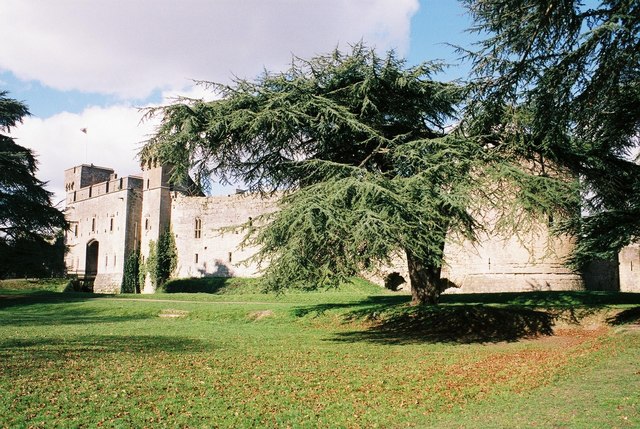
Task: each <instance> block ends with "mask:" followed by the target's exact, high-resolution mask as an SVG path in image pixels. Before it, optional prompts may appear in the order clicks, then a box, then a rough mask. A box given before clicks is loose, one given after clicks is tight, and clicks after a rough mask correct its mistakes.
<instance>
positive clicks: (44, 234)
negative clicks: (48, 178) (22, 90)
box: [0, 91, 67, 274]
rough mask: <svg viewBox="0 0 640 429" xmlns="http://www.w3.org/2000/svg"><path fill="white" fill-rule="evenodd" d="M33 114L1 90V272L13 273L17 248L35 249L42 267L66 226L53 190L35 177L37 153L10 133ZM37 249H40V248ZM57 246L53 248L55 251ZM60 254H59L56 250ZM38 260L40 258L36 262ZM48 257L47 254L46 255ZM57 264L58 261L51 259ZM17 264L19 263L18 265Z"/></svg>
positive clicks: (35, 262)
mask: <svg viewBox="0 0 640 429" xmlns="http://www.w3.org/2000/svg"><path fill="white" fill-rule="evenodd" d="M27 115H29V111H28V109H27V106H25V105H24V103H21V102H19V101H17V100H14V99H11V98H9V97H7V92H6V91H0V273H2V274H9V273H11V272H12V265H10V261H11V260H12V257H13V256H14V255H15V253H16V251H17V250H19V251H24V250H25V249H32V250H33V251H34V253H33V254H32V256H33V262H34V264H35V265H38V266H41V265H42V264H43V263H45V262H46V261H44V260H43V261H40V259H42V258H41V257H39V256H38V255H40V256H42V257H45V256H43V255H45V253H52V254H54V253H55V252H54V251H53V250H55V249H54V248H55V244H54V243H55V236H56V233H57V232H58V231H60V230H61V229H65V228H66V225H67V224H66V221H65V219H64V215H63V214H62V212H61V211H60V210H58V209H56V208H55V207H53V205H52V204H51V195H52V194H51V193H50V192H48V191H47V190H46V189H45V188H44V186H45V183H44V182H42V181H40V180H38V179H37V178H36V176H35V174H36V171H37V162H36V159H35V156H34V155H33V152H32V151H31V150H30V149H27V148H25V147H23V146H20V145H18V144H16V143H15V141H14V139H13V138H11V137H9V136H8V135H6V134H5V133H9V132H10V130H11V128H12V127H14V126H15V125H16V124H17V123H19V122H21V121H22V118H23V117H25V116H27ZM36 249H37V251H36ZM52 249H53V250H52ZM55 254H56V255H58V253H55ZM36 259H38V261H39V262H38V261H36ZM45 259H46V257H45ZM49 263H50V264H53V263H54V262H49ZM14 267H15V266H14Z"/></svg>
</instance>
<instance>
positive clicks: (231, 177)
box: [140, 45, 575, 302]
mask: <svg viewBox="0 0 640 429" xmlns="http://www.w3.org/2000/svg"><path fill="white" fill-rule="evenodd" d="M439 71H440V65H438V64H435V63H423V64H420V65H418V66H414V67H408V66H407V65H406V64H405V62H404V61H403V60H401V59H398V58H397V57H396V56H395V55H394V54H393V53H388V54H387V55H386V56H384V57H380V56H378V55H377V54H376V53H375V52H374V51H373V50H370V49H367V48H366V47H364V46H363V45H356V46H354V47H353V49H352V51H351V52H350V53H349V54H347V55H345V54H343V53H341V52H339V51H334V52H333V53H331V54H329V55H325V56H319V57H316V58H313V59H311V60H301V59H295V60H294V61H293V62H292V65H291V68H290V69H289V70H287V71H285V72H283V73H265V74H264V75H262V76H261V77H259V78H258V79H257V80H255V81H247V80H237V81H236V82H235V83H234V84H233V85H232V86H222V85H216V84H209V85H210V86H211V87H213V88H214V89H215V90H217V91H218V92H219V94H220V95H221V99H219V100H216V101H213V102H204V101H199V100H181V101H180V102H178V103H176V104H174V105H172V106H167V107H164V108H160V109H152V110H150V111H149V114H150V115H154V114H155V115H162V125H161V127H160V128H159V130H158V133H157V134H156V135H155V136H154V137H152V138H151V139H150V140H149V141H148V142H147V143H146V145H145V146H144V148H143V150H142V151H141V153H140V155H141V157H142V159H143V161H145V162H151V161H154V160H159V161H161V162H166V163H171V164H172V165H175V166H176V169H175V172H176V174H177V175H178V176H180V175H184V174H186V173H187V172H188V171H195V172H196V175H197V177H199V178H200V179H203V178H206V177H209V175H210V174H211V173H213V174H215V175H216V176H217V177H218V178H220V180H222V182H224V183H233V182H238V181H239V182H242V183H243V184H244V185H246V187H248V188H249V190H251V191H256V192H263V193H270V192H276V191H278V192H283V194H284V196H283V197H282V199H281V200H280V206H279V210H278V211H277V212H276V213H273V214H271V215H269V216H266V217H263V218H261V219H256V220H255V221H253V222H251V224H247V225H245V227H246V228H247V229H248V231H249V233H250V234H249V237H247V240H246V242H245V243H246V244H252V245H257V246H260V247H261V249H262V250H261V251H260V253H259V254H258V255H257V256H256V259H257V260H258V261H261V262H265V263H266V264H267V265H268V268H267V269H266V271H265V276H266V279H267V282H268V284H269V287H270V288H271V289H274V290H278V289H282V288H285V287H299V288H303V289H308V288H316V287H319V286H327V285H336V284H339V283H340V282H342V281H345V280H346V279H348V278H349V277H351V276H353V275H355V274H357V273H359V272H361V271H362V270H365V269H371V268H375V267H377V266H378V265H379V264H381V263H385V262H387V261H388V260H389V258H391V257H393V256H396V255H406V256H407V259H408V261H409V264H408V267H409V271H410V281H411V285H412V289H413V290H414V291H421V293H416V294H415V295H414V299H415V300H416V302H423V301H425V300H426V301H428V302H435V301H436V300H437V298H438V296H439V294H440V292H441V291H442V289H443V288H444V283H441V282H440V278H439V277H440V269H441V267H442V265H443V263H444V262H443V249H444V241H445V237H447V234H453V236H456V237H460V238H467V239H473V238H474V237H475V233H476V231H477V229H478V227H479V223H478V222H477V220H476V216H477V214H478V212H479V210H478V208H479V207H481V206H484V208H485V210H487V209H493V208H496V209H505V208H506V209H508V210H507V211H509V213H510V216H509V217H507V216H505V219H509V218H515V217H516V213H517V214H518V217H519V219H520V218H523V217H526V216H524V215H523V214H527V215H528V213H529V212H537V213H546V214H547V215H548V214H551V213H554V212H556V211H564V212H567V211H568V210H569V209H568V207H569V206H570V205H571V204H572V203H574V202H575V200H574V199H572V198H567V195H566V194H567V193H566V192H564V195H559V194H560V192H561V191H566V190H567V188H570V186H569V185H567V182H570V180H568V179H567V177H566V176H563V175H555V176H552V175H547V176H544V177H543V176H542V175H541V174H540V172H539V171H537V170H536V168H533V167H530V166H528V165H526V164H525V165H522V164H520V163H521V161H522V158H521V157H518V156H515V155H514V156H509V157H507V156H504V155H502V156H496V152H497V151H495V150H492V147H491V146H488V145H487V144H486V142H484V141H481V140H478V139H473V138H468V137H467V136H466V135H465V134H464V133H463V131H464V129H456V130H454V131H452V132H450V133H447V132H446V131H445V130H446V128H447V125H448V124H449V122H451V121H453V120H455V119H456V107H457V106H458V104H459V103H461V101H462V99H463V88H461V87H460V86H458V85H456V84H452V83H442V82H437V81H435V80H433V76H434V75H435V74H436V73H438V72H439ZM507 167H510V168H507ZM505 183H508V185H505ZM488 184H489V185H490V186H489V185H488ZM505 189H506V190H508V191H506V192H505ZM513 191H515V192H513ZM511 194H515V195H517V196H518V197H517V198H515V201H514V198H512V197H510V195H511ZM505 201H507V202H505ZM516 209H521V210H520V211H518V210H516ZM518 223H519V222H516V221H514V220H510V221H509V222H504V224H510V225H516V224H518ZM519 224H520V225H522V224H521V223H519ZM449 236H451V235H449Z"/></svg>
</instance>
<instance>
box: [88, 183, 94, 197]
mask: <svg viewBox="0 0 640 429" xmlns="http://www.w3.org/2000/svg"><path fill="white" fill-rule="evenodd" d="M92 193H93V185H91V186H89V198H91V194H92Z"/></svg>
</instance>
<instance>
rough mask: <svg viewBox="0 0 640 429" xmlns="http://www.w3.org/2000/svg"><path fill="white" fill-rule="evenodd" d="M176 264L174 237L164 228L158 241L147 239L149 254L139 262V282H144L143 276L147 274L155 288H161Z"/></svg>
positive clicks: (176, 255) (176, 254)
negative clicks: (142, 261) (144, 259)
mask: <svg viewBox="0 0 640 429" xmlns="http://www.w3.org/2000/svg"><path fill="white" fill-rule="evenodd" d="M177 265H178V253H177V250H176V243H175V239H174V238H173V233H171V231H170V230H166V231H165V232H163V233H162V234H160V237H158V241H153V240H150V241H149V255H148V256H147V259H146V261H145V262H144V263H143V264H140V284H144V278H145V277H146V275H147V274H149V278H150V280H151V284H152V285H153V287H154V288H156V289H161V288H162V286H163V285H164V284H165V282H166V281H167V280H169V278H171V275H172V274H173V273H174V272H175V270H176V267H177Z"/></svg>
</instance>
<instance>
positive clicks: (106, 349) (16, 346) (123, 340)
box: [0, 335, 216, 359]
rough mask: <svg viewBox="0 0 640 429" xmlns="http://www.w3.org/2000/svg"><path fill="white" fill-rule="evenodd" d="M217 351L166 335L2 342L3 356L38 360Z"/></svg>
mask: <svg viewBox="0 0 640 429" xmlns="http://www.w3.org/2000/svg"><path fill="white" fill-rule="evenodd" d="M215 348H216V347H215V346H214V345H213V344H211V343H209V342H205V341H201V340H197V339H192V338H184V337H176V336H162V335H126V336H122V335H75V336H69V337H64V338H62V337H40V338H29V339H23V338H8V339H1V340H0V355H1V354H16V353H24V352H25V351H26V352H28V353H29V355H30V356H32V357H33V358H34V359H35V358H56V357H59V358H64V359H67V358H68V355H69V354H70V353H71V354H74V353H81V354H96V355H97V356H103V355H104V354H107V353H136V354H153V353H158V352H167V353H187V352H202V351H211V350H213V349H215Z"/></svg>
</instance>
